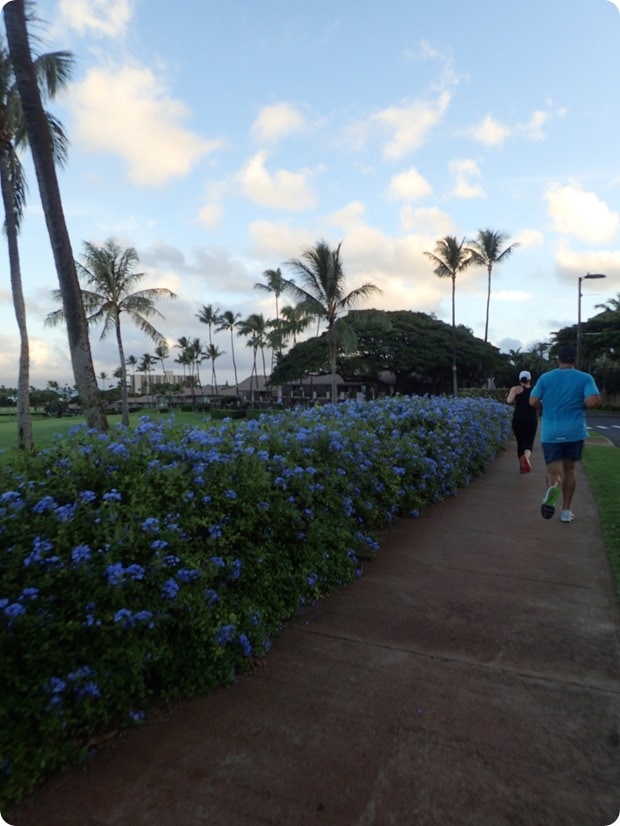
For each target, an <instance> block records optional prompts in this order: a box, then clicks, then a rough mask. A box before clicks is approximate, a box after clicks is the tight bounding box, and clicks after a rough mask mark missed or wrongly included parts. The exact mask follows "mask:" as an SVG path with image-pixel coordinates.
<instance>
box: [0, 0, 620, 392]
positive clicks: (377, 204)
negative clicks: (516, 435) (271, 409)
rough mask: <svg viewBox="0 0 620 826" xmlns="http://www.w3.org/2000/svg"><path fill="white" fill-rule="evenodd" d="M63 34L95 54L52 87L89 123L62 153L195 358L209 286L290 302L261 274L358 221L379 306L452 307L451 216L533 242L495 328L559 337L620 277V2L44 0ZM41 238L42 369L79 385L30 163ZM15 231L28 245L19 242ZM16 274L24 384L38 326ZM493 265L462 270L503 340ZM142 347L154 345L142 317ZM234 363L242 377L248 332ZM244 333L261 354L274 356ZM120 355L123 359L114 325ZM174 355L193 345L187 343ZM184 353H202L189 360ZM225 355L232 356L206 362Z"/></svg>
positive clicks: (6, 372) (57, 37)
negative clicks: (437, 267) (23, 305)
mask: <svg viewBox="0 0 620 826" xmlns="http://www.w3.org/2000/svg"><path fill="white" fill-rule="evenodd" d="M35 6H36V10H37V13H38V15H39V17H41V18H42V19H43V20H44V21H45V24H46V25H45V28H39V29H38V31H39V33H40V35H41V36H44V38H45V49H46V50H56V49H67V50H70V51H71V52H73V54H74V55H75V58H76V65H75V72H74V76H73V80H72V83H71V85H70V87H69V89H68V91H67V93H65V94H64V95H63V97H62V98H61V99H59V100H57V101H56V102H55V103H54V104H53V105H52V107H51V108H52V110H53V111H54V113H55V114H56V115H57V116H58V117H59V118H60V119H61V120H62V122H63V124H64V126H65V129H66V131H67V133H68V136H69V138H70V142H71V147H70V154H69V162H68V165H67V166H66V168H65V169H64V170H62V171H61V172H60V173H59V181H60V187H61V193H62V196H63V201H64V207H65V212H66V219H67V224H68V228H69V233H70V237H71V241H72V245H73V250H74V254H75V256H76V257H79V255H80V252H81V249H82V244H83V242H84V241H85V240H88V241H91V242H94V243H100V242H103V241H104V240H105V239H107V238H109V237H113V238H115V239H116V240H118V241H119V242H120V243H121V244H122V245H124V246H134V247H135V248H136V249H137V251H138V254H139V256H140V260H141V269H142V270H143V271H144V272H146V273H147V274H148V278H145V279H144V286H163V287H168V288H169V289H172V290H173V291H174V292H175V293H177V294H178V299H177V300H176V301H174V302H162V303H160V304H159V309H160V311H161V312H162V313H163V315H164V316H165V319H160V320H158V321H157V325H156V326H157V327H158V328H159V329H160V330H161V331H162V332H163V333H164V335H165V336H166V337H167V339H168V342H169V344H170V346H171V351H172V353H173V355H176V354H177V353H178V351H177V353H175V351H174V349H173V345H174V343H175V342H176V341H177V339H178V338H179V337H181V336H187V337H196V336H197V337H200V338H201V339H203V340H204V341H205V342H206V341H207V339H208V330H207V327H206V326H205V325H204V324H201V323H200V322H199V321H198V320H197V318H196V314H197V313H198V312H199V311H200V309H201V307H202V306H203V305H213V306H214V307H215V308H219V309H220V310H222V311H223V310H232V311H233V312H237V313H240V314H241V316H242V317H246V316H247V315H248V314H249V313H251V312H257V311H258V312H263V313H264V315H265V317H267V318H272V317H273V316H274V315H275V308H274V305H273V301H272V299H271V298H270V296H269V295H268V294H266V293H263V292H259V291H256V290H254V289H253V285H254V284H255V283H256V282H257V281H261V279H262V273H263V271H264V270H266V269H272V268H276V267H279V266H280V267H282V269H283V273H284V274H285V275H290V274H291V273H290V272H289V271H287V269H286V267H284V266H283V264H284V262H286V261H287V260H288V259H290V258H294V257H298V256H299V255H300V254H301V252H302V250H303V249H304V248H305V247H308V246H311V245H313V244H314V243H315V242H316V241H318V240H319V239H325V240H326V241H328V243H330V244H333V245H336V244H337V243H339V242H342V248H341V253H342V258H343V261H344V266H345V272H346V274H347V287H348V288H349V289H353V288H355V287H357V286H359V285H361V284H362V283H364V282H367V281H370V282H372V283H374V284H376V285H377V286H379V287H380V288H381V289H382V293H381V295H380V296H378V297H375V298H373V299H371V300H370V301H369V302H368V304H367V305H366V306H375V307H377V308H382V309H408V310H420V311H424V312H428V313H435V314H436V315H437V316H438V317H439V318H441V319H443V320H445V321H449V320H450V313H451V304H450V281H449V279H448V280H445V279H439V278H437V277H436V276H435V275H434V274H433V272H432V265H431V264H430V262H429V261H428V260H427V259H426V258H425V256H424V254H423V253H424V251H427V250H432V249H433V247H434V245H435V242H436V241H437V239H439V238H441V237H442V236H444V235H447V234H451V235H456V236H457V237H459V238H461V237H464V236H467V237H468V238H470V237H473V236H474V235H475V234H476V232H477V230H479V229H483V228H491V229H494V230H500V231H503V232H505V233H506V234H507V235H508V237H509V240H510V241H511V242H512V241H518V242H519V244H520V246H519V248H518V249H517V250H516V251H515V252H514V254H513V255H512V257H511V258H510V259H509V260H508V261H506V262H505V263H503V264H501V265H500V266H498V267H497V268H496V269H495V271H494V275H493V293H492V301H491V313H490V325H489V338H490V340H491V341H492V343H494V344H496V345H497V346H498V347H500V348H501V349H503V350H505V351H506V350H508V349H510V348H513V349H516V348H518V347H524V348H527V347H529V346H531V345H532V344H534V343H535V342H539V341H548V339H549V336H550V333H551V332H552V331H554V330H557V329H560V328H561V327H563V326H566V325H568V324H572V323H575V321H576V317H577V295H578V287H577V285H578V277H579V276H580V275H583V274H585V273H587V272H600V273H605V274H606V275H607V279H606V280H605V281H603V280H599V281H589V282H588V281H584V282H583V299H582V317H583V318H584V319H586V318H588V317H589V316H591V315H593V314H594V313H595V312H597V310H596V309H595V305H596V304H598V303H602V302H604V301H606V300H607V299H608V298H610V297H612V296H616V295H618V293H619V292H620V246H619V240H620V168H619V165H618V158H619V150H618V135H619V133H620V105H619V103H618V89H620V12H619V11H618V8H616V6H615V5H614V4H612V3H611V2H610V0H566V1H565V2H560V0H519V2H518V3H500V2H498V0H471V1H470V2H468V3H460V2H457V0H433V2H428V3H422V2H411V0H380V2H379V0H363V2H360V0H312V2H310V0H303V2H302V0H261V2H260V3H259V2H255V1H254V0H227V1H226V2H225V3H224V2H213V1H211V2H206V1H205V0H183V1H182V2H180V3H178V4H177V5H175V6H173V5H171V4H170V3H168V2H166V3H164V2H162V0H39V2H36V4H35ZM24 164H25V167H26V170H27V174H28V178H29V184H30V187H29V197H28V209H27V213H26V216H25V220H24V224H23V230H22V235H21V253H22V270H23V280H24V287H25V293H26V301H27V311H28V326H29V331H30V336H31V355H32V367H31V384H33V385H35V386H38V387H43V386H45V384H46V382H47V381H48V380H49V379H54V380H57V381H59V382H61V383H65V382H67V383H68V384H70V385H72V384H73V377H72V374H71V371H70V364H69V359H68V353H67V340H66V333H65V331H64V329H63V328H57V329H50V328H47V327H44V326H43V320H44V318H45V316H46V315H47V314H48V313H49V312H50V311H51V310H53V309H55V304H54V302H53V300H52V297H51V291H52V290H53V289H54V288H55V287H56V286H57V279H56V273H55V269H54V265H53V260H52V256H51V253H50V251H49V242H48V237H47V232H46V229H45V223H44V219H43V215H42V211H41V207H40V201H39V194H38V189H37V186H36V180H35V177H34V173H33V171H32V167H31V164H30V160H29V158H28V157H25V158H24ZM4 249H5V247H4ZM4 261H5V264H4V273H5V276H4V278H2V279H1V280H0V384H5V385H7V386H15V385H16V383H17V360H18V336H17V326H16V322H15V318H14V314H13V309H12V302H11V296H10V287H9V277H8V255H7V254H6V252H5V254H4ZM485 305H486V271H485V270H483V269H470V270H469V271H467V272H466V273H464V274H462V275H460V276H459V279H458V281H457V290H456V314H457V322H458V323H462V324H465V325H467V326H468V327H470V328H471V329H472V330H473V332H474V334H475V335H478V336H479V337H481V338H482V337H483V335H484V320H485ZM124 339H125V346H126V354H127V355H130V354H133V355H135V356H136V357H138V358H139V357H140V356H141V355H142V354H143V353H145V352H149V353H152V352H153V349H154V345H153V344H152V343H151V342H150V341H149V340H148V339H146V338H145V337H144V335H143V334H141V333H140V332H139V331H138V330H136V329H135V328H133V327H131V326H130V325H128V324H126V325H125V330H124ZM215 343H216V344H217V345H218V346H219V347H220V349H221V350H223V351H225V355H223V356H222V357H221V359H219V360H218V362H217V371H218V381H219V382H220V383H221V382H222V381H224V380H226V379H228V380H230V381H233V374H232V362H231V359H230V340H229V338H227V337H226V334H221V338H220V336H217V337H216V339H215ZM244 344H245V342H244V341H243V340H242V339H239V340H238V341H237V347H236V356H237V361H238V365H239V372H240V373H241V374H242V375H249V370H250V363H251V353H250V351H249V349H247V348H246V347H245V346H244ZM92 350H93V359H94V362H95V370H96V372H97V373H100V372H101V371H105V372H107V373H108V374H111V373H112V372H113V371H114V369H115V368H116V366H117V355H116V349H115V343H114V340H113V338H110V339H106V340H104V341H103V342H101V341H100V340H99V333H98V332H97V331H94V332H93V337H92ZM170 366H172V364H170ZM177 367H178V365H177ZM202 372H203V373H205V375H206V374H207V373H208V370H206V371H205V369H204V368H203V371H202Z"/></svg>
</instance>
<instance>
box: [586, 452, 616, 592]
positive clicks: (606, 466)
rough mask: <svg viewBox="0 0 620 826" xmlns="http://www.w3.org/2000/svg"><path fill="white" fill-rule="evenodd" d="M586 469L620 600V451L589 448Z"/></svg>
mask: <svg viewBox="0 0 620 826" xmlns="http://www.w3.org/2000/svg"><path fill="white" fill-rule="evenodd" d="M583 465H584V467H585V469H586V473H587V474H588V478H589V480H590V485H591V486H592V493H593V494H594V498H595V499H596V504H597V507H598V513H599V518H600V521H601V530H602V532H603V539H604V542H605V547H606V548H607V555H608V557H609V562H610V564H611V568H612V571H613V574H614V579H615V584H616V596H617V597H618V599H620V449H618V448H617V447H616V448H613V447H602V446H601V447H599V446H597V445H586V448H585V450H584V451H583Z"/></svg>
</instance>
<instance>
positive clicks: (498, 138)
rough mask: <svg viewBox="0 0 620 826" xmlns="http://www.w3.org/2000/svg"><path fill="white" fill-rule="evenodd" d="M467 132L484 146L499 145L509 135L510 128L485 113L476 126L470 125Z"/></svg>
mask: <svg viewBox="0 0 620 826" xmlns="http://www.w3.org/2000/svg"><path fill="white" fill-rule="evenodd" d="M469 134H470V136H471V137H472V138H473V139H474V140H475V141H478V142H479V143H483V144H484V145H485V146H501V145H502V144H503V143H504V141H505V140H506V138H507V137H508V136H509V135H510V128H509V127H508V126H506V125H505V124H503V123H500V122H499V121H498V120H495V118H493V117H491V115H487V116H486V117H485V118H484V119H483V120H482V121H481V122H480V123H479V124H478V125H477V126H472V128H471V129H470V130H469Z"/></svg>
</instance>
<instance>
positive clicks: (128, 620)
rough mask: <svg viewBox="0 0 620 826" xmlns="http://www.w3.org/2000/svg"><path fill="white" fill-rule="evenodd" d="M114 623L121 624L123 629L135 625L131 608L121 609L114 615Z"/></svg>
mask: <svg viewBox="0 0 620 826" xmlns="http://www.w3.org/2000/svg"><path fill="white" fill-rule="evenodd" d="M114 622H120V623H122V625H123V628H130V627H131V626H132V625H133V614H132V613H131V611H130V610H129V608H119V610H118V611H117V612H116V613H115V614H114Z"/></svg>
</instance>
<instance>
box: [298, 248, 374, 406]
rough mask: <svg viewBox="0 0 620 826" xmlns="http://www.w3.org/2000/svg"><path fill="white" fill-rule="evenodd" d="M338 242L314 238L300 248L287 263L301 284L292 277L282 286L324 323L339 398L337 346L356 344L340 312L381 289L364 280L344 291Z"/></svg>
mask: <svg viewBox="0 0 620 826" xmlns="http://www.w3.org/2000/svg"><path fill="white" fill-rule="evenodd" d="M340 247H341V244H338V246H337V247H336V248H335V249H331V247H329V245H328V244H327V243H326V242H325V241H319V242H317V243H316V244H315V245H314V247H308V248H307V249H305V250H304V251H303V252H302V255H301V258H293V259H291V260H290V261H288V262H287V265H288V266H289V267H290V268H291V269H292V270H293V271H294V273H295V274H297V275H299V276H300V277H301V282H302V283H301V285H298V284H297V283H296V282H295V281H294V280H293V279H284V280H283V289H284V290H285V291H286V292H289V293H291V294H292V295H293V297H294V298H295V299H296V300H297V301H298V302H299V303H301V304H302V305H303V307H304V309H305V310H306V312H307V313H308V314H309V315H311V316H314V317H315V318H317V319H319V320H321V319H324V320H325V321H326V323H327V339H328V342H329V353H330V371H331V374H332V376H331V397H332V402H334V403H335V402H336V401H337V400H338V390H337V378H336V360H337V356H338V349H339V347H343V348H344V349H345V350H347V349H351V348H354V347H355V336H354V334H353V331H352V330H351V328H350V326H349V325H348V324H347V323H346V322H345V321H344V320H343V319H341V318H340V315H341V314H342V313H343V312H344V311H345V310H348V309H350V308H352V307H354V306H355V305H356V304H357V303H358V302H359V301H361V300H362V299H364V298H367V297H368V296H370V295H374V294H375V293H379V292H381V290H380V289H379V288H378V287H377V286H375V285H374V284H370V283H366V284H363V285H362V286H361V287H357V288H356V289H355V290H352V291H351V292H349V293H347V292H346V291H345V274H344V269H343V266H342V259H341V257H340Z"/></svg>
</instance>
